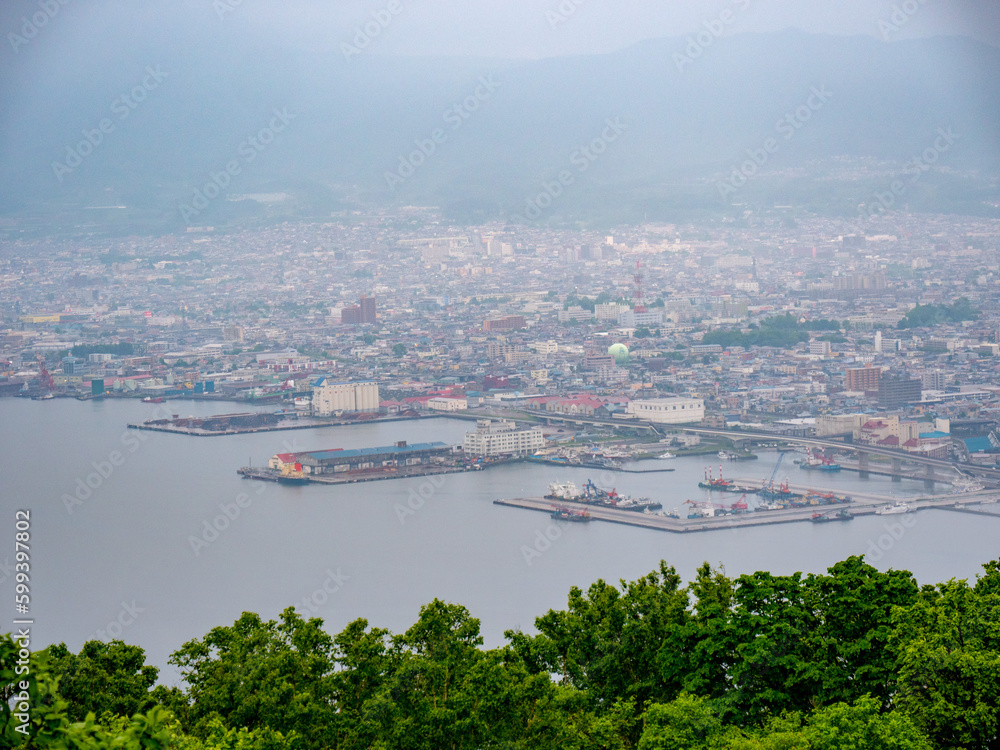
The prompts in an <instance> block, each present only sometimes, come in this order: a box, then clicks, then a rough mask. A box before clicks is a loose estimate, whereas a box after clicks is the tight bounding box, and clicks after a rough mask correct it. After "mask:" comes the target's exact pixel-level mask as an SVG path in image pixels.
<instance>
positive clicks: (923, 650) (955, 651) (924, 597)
mask: <svg viewBox="0 0 1000 750" xmlns="http://www.w3.org/2000/svg"><path fill="white" fill-rule="evenodd" d="M998 589H1000V572H998V571H997V567H996V563H991V564H990V565H989V566H987V574H986V576H985V577H983V578H981V579H980V581H979V582H978V583H977V584H976V586H975V587H970V586H969V585H968V583H967V582H965V581H955V580H952V581H948V582H947V583H943V584H940V585H938V586H936V587H926V588H924V589H923V590H922V591H921V592H920V594H919V597H918V599H917V601H916V603H915V604H914V605H913V606H912V607H910V608H908V609H906V610H899V611H897V613H896V617H895V626H896V627H895V629H894V631H893V633H892V646H893V649H894V651H895V652H896V653H897V655H898V656H897V668H898V669H899V688H900V689H899V695H898V696H897V701H898V704H899V706H900V708H902V709H903V710H904V711H905V712H906V713H908V714H909V715H910V716H912V717H913V719H914V722H915V723H916V724H917V726H919V727H920V728H921V729H922V730H923V731H925V732H926V733H927V735H928V736H929V737H930V738H931V739H932V740H933V742H934V744H935V746H937V747H940V748H956V749H957V748H966V749H967V750H987V749H988V748H989V749H992V748H995V747H997V737H998V733H1000V592H998Z"/></svg>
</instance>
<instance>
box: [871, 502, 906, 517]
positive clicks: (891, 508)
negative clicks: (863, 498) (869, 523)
mask: <svg viewBox="0 0 1000 750" xmlns="http://www.w3.org/2000/svg"><path fill="white" fill-rule="evenodd" d="M909 512H910V506H909V505H907V504H906V503H904V502H901V501H896V502H895V503H893V504H892V505H883V506H882V507H881V508H879V509H878V510H876V511H875V515H877V516H895V515H899V514H900V513H909Z"/></svg>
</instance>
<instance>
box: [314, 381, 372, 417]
mask: <svg viewBox="0 0 1000 750" xmlns="http://www.w3.org/2000/svg"><path fill="white" fill-rule="evenodd" d="M312 392H313V395H312V412H313V414H314V415H315V416H317V417H329V416H331V415H333V414H337V413H339V412H348V413H351V412H367V413H372V414H377V413H378V410H379V397H378V383H375V382H364V383H335V382H332V381H331V380H330V379H329V378H320V379H319V380H317V381H316V382H314V383H313V386H312Z"/></svg>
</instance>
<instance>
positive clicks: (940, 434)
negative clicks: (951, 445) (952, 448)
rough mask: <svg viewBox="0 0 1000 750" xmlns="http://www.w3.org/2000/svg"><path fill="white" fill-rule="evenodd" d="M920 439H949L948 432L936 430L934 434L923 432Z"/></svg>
mask: <svg viewBox="0 0 1000 750" xmlns="http://www.w3.org/2000/svg"><path fill="white" fill-rule="evenodd" d="M920 437H922V438H946V437H949V435H948V433H947V432H941V431H940V430H935V431H934V432H921V433H920Z"/></svg>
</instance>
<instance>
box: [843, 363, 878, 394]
mask: <svg viewBox="0 0 1000 750" xmlns="http://www.w3.org/2000/svg"><path fill="white" fill-rule="evenodd" d="M881 375H882V370H881V369H880V368H878V367H872V366H871V365H866V366H865V367H856V368H852V369H850V370H848V371H847V384H846V387H847V390H849V391H872V392H874V391H877V390H878V383H879V379H880V377H881Z"/></svg>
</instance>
